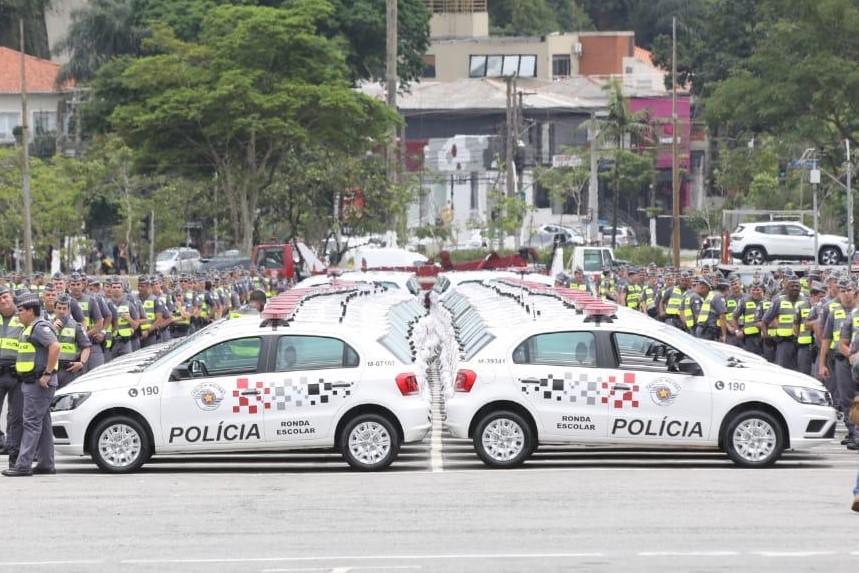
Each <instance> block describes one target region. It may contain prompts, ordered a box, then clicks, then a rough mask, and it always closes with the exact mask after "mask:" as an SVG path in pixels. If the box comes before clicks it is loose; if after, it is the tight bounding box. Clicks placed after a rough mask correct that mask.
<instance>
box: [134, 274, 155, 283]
mask: <svg viewBox="0 0 859 573" xmlns="http://www.w3.org/2000/svg"><path fill="white" fill-rule="evenodd" d="M137 284H138V285H148V284H152V281H150V280H149V277H147V276H146V275H140V276H139V277H137Z"/></svg>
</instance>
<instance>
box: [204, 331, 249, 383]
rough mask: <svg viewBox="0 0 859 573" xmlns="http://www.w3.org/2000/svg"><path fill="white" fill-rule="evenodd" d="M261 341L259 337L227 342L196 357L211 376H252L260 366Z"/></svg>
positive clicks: (212, 347)
mask: <svg viewBox="0 0 859 573" xmlns="http://www.w3.org/2000/svg"><path fill="white" fill-rule="evenodd" d="M260 344H261V339H260V338H259V337H251V338H236V339H233V340H225V341H223V342H219V343H218V344H215V345H214V346H210V347H209V348H207V349H206V350H204V351H202V352H200V353H198V354H196V355H194V356H193V357H192V358H191V360H198V361H200V362H201V363H202V364H203V366H204V367H205V371H206V372H208V373H209V375H210V376H225V375H231V374H251V373H254V372H256V371H257V368H258V366H259V355H260Z"/></svg>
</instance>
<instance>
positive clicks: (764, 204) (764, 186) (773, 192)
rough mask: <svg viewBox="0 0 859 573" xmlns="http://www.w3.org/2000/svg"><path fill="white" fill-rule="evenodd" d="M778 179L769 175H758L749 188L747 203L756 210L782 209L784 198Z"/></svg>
mask: <svg viewBox="0 0 859 573" xmlns="http://www.w3.org/2000/svg"><path fill="white" fill-rule="evenodd" d="M781 191H782V190H781V185H779V182H778V178H777V177H774V176H773V175H771V174H769V173H758V174H756V175H755V176H754V177H753V178H752V183H751V185H750V186H749V196H748V197H747V203H748V204H749V205H750V206H752V207H755V208H757V209H784V208H785V200H784V199H785V198H784V194H783V193H782V192H781Z"/></svg>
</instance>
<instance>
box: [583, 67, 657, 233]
mask: <svg viewBox="0 0 859 573" xmlns="http://www.w3.org/2000/svg"><path fill="white" fill-rule="evenodd" d="M603 89H605V90H606V91H607V92H608V93H609V99H608V104H607V106H606V116H605V118H603V119H601V120H598V122H597V123H598V125H597V129H598V130H599V131H598V134H597V142H598V143H601V144H603V145H610V146H611V147H612V148H614V150H615V153H614V208H613V213H612V224H611V225H612V229H613V232H612V235H611V246H612V248H614V247H615V246H616V244H617V239H616V237H617V231H616V230H617V212H618V208H619V207H618V204H619V198H620V170H619V169H618V164H619V163H620V158H621V152H622V151H623V150H624V147H625V146H626V140H627V139H629V140H630V143H632V142H634V141H635V140H638V139H647V138H649V136H650V133H651V126H650V121H649V119H650V116H649V114H648V113H647V111H646V110H640V111H637V112H635V113H633V112H631V111H630V110H629V103H628V101H627V99H626V97H624V95H623V90H622V87H621V84H620V82H618V81H613V82H611V83H608V84H606V86H605V87H604V88H603ZM594 216H595V217H596V216H597V214H596V213H594Z"/></svg>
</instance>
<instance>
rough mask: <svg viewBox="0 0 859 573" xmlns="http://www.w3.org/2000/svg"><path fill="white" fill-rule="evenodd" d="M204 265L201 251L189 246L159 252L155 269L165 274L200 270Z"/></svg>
mask: <svg viewBox="0 0 859 573" xmlns="http://www.w3.org/2000/svg"><path fill="white" fill-rule="evenodd" d="M202 266H203V261H202V259H201V258H200V252H199V251H198V250H197V249H191V248H189V247H179V248H178V249H167V250H164V251H161V252H160V253H158V256H157V257H156V258H155V270H156V271H157V272H159V273H162V274H165V275H175V274H177V273H193V272H197V271H199V270H200V268H202Z"/></svg>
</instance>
